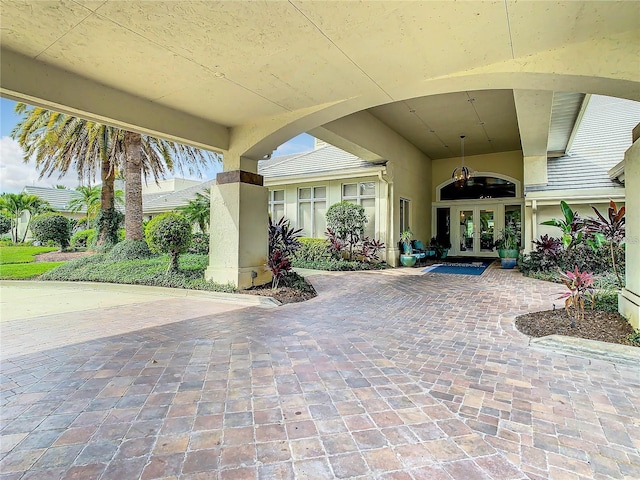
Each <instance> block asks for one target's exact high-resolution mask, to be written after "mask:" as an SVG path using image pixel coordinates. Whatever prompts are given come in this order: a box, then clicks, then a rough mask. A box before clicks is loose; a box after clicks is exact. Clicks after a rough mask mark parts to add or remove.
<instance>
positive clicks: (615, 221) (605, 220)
mask: <svg viewBox="0 0 640 480" xmlns="http://www.w3.org/2000/svg"><path fill="white" fill-rule="evenodd" d="M591 208H592V209H593V211H594V212H596V215H597V217H595V218H594V217H589V218H587V219H586V220H585V226H586V228H587V231H588V232H589V233H591V234H593V235H594V236H595V237H596V240H597V244H598V245H597V246H600V244H602V243H603V240H604V241H606V242H608V243H609V250H610V254H611V265H612V267H613V272H614V273H615V274H616V277H617V278H618V284H619V286H620V287H622V279H621V278H620V273H619V272H618V268H617V265H616V255H615V247H616V246H617V245H620V244H621V243H622V242H623V241H624V235H625V225H624V223H625V217H624V214H625V207H624V206H622V207H620V208H619V209H618V206H617V205H616V202H614V201H613V200H610V201H609V208H608V210H607V217H605V216H604V215H602V214H601V213H600V212H599V211H598V209H597V208H596V207H593V206H592V207H591Z"/></svg>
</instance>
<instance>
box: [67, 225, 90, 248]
mask: <svg viewBox="0 0 640 480" xmlns="http://www.w3.org/2000/svg"><path fill="white" fill-rule="evenodd" d="M95 242H96V231H95V230H94V229H93V228H89V229H87V230H80V231H77V232H76V233H74V234H73V235H72V236H71V246H72V247H74V248H82V247H92V246H94V245H95Z"/></svg>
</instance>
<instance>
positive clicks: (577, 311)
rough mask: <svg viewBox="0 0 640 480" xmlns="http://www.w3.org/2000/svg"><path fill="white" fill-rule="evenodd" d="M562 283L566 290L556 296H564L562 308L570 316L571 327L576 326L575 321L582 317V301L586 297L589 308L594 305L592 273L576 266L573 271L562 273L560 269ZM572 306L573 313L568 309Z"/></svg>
mask: <svg viewBox="0 0 640 480" xmlns="http://www.w3.org/2000/svg"><path fill="white" fill-rule="evenodd" d="M560 277H561V280H562V283H564V285H565V286H566V287H567V289H568V291H567V292H564V293H563V294H562V295H560V296H559V297H558V298H559V299H561V298H564V299H565V301H564V308H565V310H566V312H567V315H569V316H570V318H571V328H575V327H576V321H577V320H580V319H584V301H585V298H588V299H589V300H590V302H591V308H593V306H594V305H595V301H596V296H595V289H594V288H593V273H589V272H580V271H579V270H578V267H575V269H574V271H573V272H571V271H567V272H566V273H563V272H562V271H560ZM570 308H573V315H571V313H570V311H569V309H570Z"/></svg>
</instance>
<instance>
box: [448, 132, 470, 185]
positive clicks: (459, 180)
mask: <svg viewBox="0 0 640 480" xmlns="http://www.w3.org/2000/svg"><path fill="white" fill-rule="evenodd" d="M464 137H465V136H464V135H460V149H461V151H462V163H461V165H460V166H459V167H456V168H455V169H454V170H453V172H452V173H451V178H452V179H453V180H455V182H456V184H457V185H459V186H460V187H463V186H464V184H465V183H467V180H469V179H471V177H473V170H471V169H470V168H469V167H465V165H464Z"/></svg>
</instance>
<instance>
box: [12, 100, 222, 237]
mask: <svg viewBox="0 0 640 480" xmlns="http://www.w3.org/2000/svg"><path fill="white" fill-rule="evenodd" d="M15 110H16V113H18V114H19V115H21V116H22V120H21V121H20V122H19V123H18V124H17V125H16V127H15V128H14V129H13V131H12V132H11V137H12V138H14V139H15V140H17V141H18V143H19V144H20V146H21V147H22V148H23V150H24V152H25V156H24V160H25V162H29V161H31V160H33V161H34V162H35V164H36V168H37V169H38V171H39V172H40V178H43V177H44V176H47V177H50V176H52V175H53V174H54V173H57V174H58V175H59V176H60V177H61V176H63V175H64V174H66V173H67V172H69V171H75V172H76V173H77V175H78V179H79V180H80V181H83V180H87V181H91V180H92V179H95V178H96V176H97V174H98V172H99V173H100V180H101V182H102V188H101V194H100V212H99V215H98V216H99V219H98V220H100V217H101V216H104V217H105V218H110V216H111V217H112V216H113V212H115V206H116V205H115V190H114V181H115V179H116V176H117V174H118V172H122V171H124V178H125V184H126V188H125V230H126V238H127V239H131V240H141V239H142V180H143V179H144V180H145V181H146V180H147V179H149V178H153V179H154V180H155V181H158V180H159V179H162V178H164V177H165V175H166V174H167V173H168V172H171V173H175V172H176V171H178V172H181V173H182V172H184V171H185V170H186V171H187V172H188V173H189V174H196V175H200V174H201V173H202V171H203V170H204V168H206V167H207V166H209V165H210V164H211V163H212V162H214V161H219V160H220V157H219V156H218V155H217V154H215V153H213V152H208V151H205V150H200V149H197V148H194V147H190V146H187V145H183V144H180V143H175V142H171V141H168V140H163V139H159V138H155V137H151V136H149V135H142V134H140V133H136V132H130V131H127V130H122V129H119V128H115V127H111V126H108V125H103V124H100V123H96V122H91V121H88V120H84V119H81V118H77V117H73V116H70V115H66V114H63V113H58V112H53V111H51V110H47V109H44V108H41V107H32V106H28V105H26V104H24V103H18V104H17V105H16V109H15ZM81 194H82V195H83V196H84V195H85V194H86V195H90V194H91V193H90V192H81ZM90 205H91V206H92V205H94V203H91V204H90ZM98 225H99V230H100V231H99V234H98V243H99V244H103V243H105V242H106V241H107V238H108V235H109V232H108V231H107V230H108V228H109V225H108V222H106V221H105V222H102V223H101V222H100V221H98Z"/></svg>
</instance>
